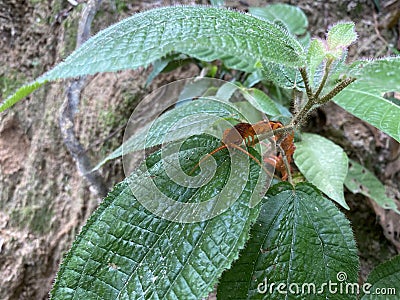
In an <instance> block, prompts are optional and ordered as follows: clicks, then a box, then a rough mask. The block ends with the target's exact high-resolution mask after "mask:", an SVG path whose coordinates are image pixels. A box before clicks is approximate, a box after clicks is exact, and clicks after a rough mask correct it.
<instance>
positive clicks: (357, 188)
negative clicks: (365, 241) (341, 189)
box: [344, 160, 400, 214]
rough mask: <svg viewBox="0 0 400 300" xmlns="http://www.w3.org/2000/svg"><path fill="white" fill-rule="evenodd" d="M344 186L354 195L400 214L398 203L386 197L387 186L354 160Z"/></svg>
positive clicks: (350, 162) (350, 163)
mask: <svg viewBox="0 0 400 300" xmlns="http://www.w3.org/2000/svg"><path fill="white" fill-rule="evenodd" d="M344 184H345V186H346V187H347V188H348V189H349V190H350V191H351V192H352V193H360V194H363V195H364V196H366V197H368V198H371V199H372V200H374V201H375V202H376V203H377V204H378V205H379V206H380V207H382V208H384V209H392V210H393V211H395V212H396V213H398V214H400V211H399V210H398V209H397V205H396V202H395V201H394V200H393V199H390V198H388V197H387V196H386V195H385V186H384V185H383V184H382V183H381V182H380V181H379V180H378V178H376V177H375V175H374V174H373V173H371V172H370V171H369V170H367V169H366V168H364V167H363V166H362V165H360V164H358V163H356V162H355V161H353V160H350V161H349V172H348V173H347V177H346V180H345V182H344Z"/></svg>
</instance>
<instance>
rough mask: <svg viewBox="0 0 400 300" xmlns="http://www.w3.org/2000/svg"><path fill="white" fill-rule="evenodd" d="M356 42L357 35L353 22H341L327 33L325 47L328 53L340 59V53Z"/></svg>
mask: <svg viewBox="0 0 400 300" xmlns="http://www.w3.org/2000/svg"><path fill="white" fill-rule="evenodd" d="M356 40H357V33H356V31H355V25H354V23H353V22H343V23H338V24H336V25H334V26H333V27H332V28H331V29H329V31H328V36H327V39H326V41H327V46H328V49H329V53H330V54H332V55H333V56H334V57H335V58H340V57H341V56H342V52H343V50H344V49H346V48H347V47H348V46H350V45H351V44H352V43H354V42H355V41H356Z"/></svg>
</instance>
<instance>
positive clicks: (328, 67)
mask: <svg viewBox="0 0 400 300" xmlns="http://www.w3.org/2000/svg"><path fill="white" fill-rule="evenodd" d="M332 62H333V59H332V58H331V59H328V61H327V62H326V65H325V70H324V77H322V81H321V83H320V84H319V87H318V89H317V91H316V92H315V94H314V99H318V97H319V94H321V92H322V90H323V89H324V86H325V83H326V80H327V79H328V75H329V71H330V68H331V65H332Z"/></svg>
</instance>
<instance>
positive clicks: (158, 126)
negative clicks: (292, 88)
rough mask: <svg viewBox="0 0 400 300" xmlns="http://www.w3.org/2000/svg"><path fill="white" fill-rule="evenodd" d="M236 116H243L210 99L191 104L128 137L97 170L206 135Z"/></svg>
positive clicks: (235, 110) (167, 113)
mask: <svg viewBox="0 0 400 300" xmlns="http://www.w3.org/2000/svg"><path fill="white" fill-rule="evenodd" d="M199 116H202V118H199ZM233 117H235V118H236V119H239V118H241V114H240V113H239V111H238V110H237V109H235V107H233V106H232V105H229V104H228V103H224V102H221V101H218V100H215V99H211V98H200V99H197V100H196V101H190V102H188V103H186V104H183V105H180V106H179V107H177V108H175V109H173V110H170V111H168V112H166V113H165V114H163V115H161V117H160V118H158V119H156V120H155V121H154V123H150V124H148V126H146V127H143V128H141V130H140V131H139V132H137V133H136V134H134V135H132V136H131V137H129V139H127V140H126V141H124V143H123V144H122V145H121V146H120V147H118V148H117V149H116V150H114V151H113V152H112V153H111V154H109V155H108V156H107V157H106V158H105V159H103V160H102V161H101V162H100V163H99V164H98V165H97V166H96V167H95V168H94V170H97V169H98V168H100V167H101V166H102V165H104V164H105V163H106V162H107V161H109V160H112V159H115V158H118V157H121V156H122V155H126V154H128V153H131V152H134V151H138V150H143V149H146V148H151V147H154V146H157V145H161V144H163V143H169V142H173V141H177V140H180V139H184V138H188V137H190V136H192V135H194V134H198V133H200V132H204V131H206V130H207V129H209V127H211V125H213V124H214V123H215V122H216V121H217V118H233Z"/></svg>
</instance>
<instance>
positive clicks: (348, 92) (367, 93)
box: [333, 57, 400, 142]
mask: <svg viewBox="0 0 400 300" xmlns="http://www.w3.org/2000/svg"><path fill="white" fill-rule="evenodd" d="M399 70H400V57H392V58H385V59H380V60H376V61H370V62H369V61H365V62H362V63H358V64H357V66H356V67H355V68H352V69H351V70H350V75H352V76H355V77H356V78H357V80H356V81H355V82H354V83H352V84H351V85H350V86H349V87H347V88H346V89H344V90H343V91H341V92H340V93H339V94H338V95H337V96H335V97H334V98H333V100H334V101H335V103H337V104H339V105H340V106H341V107H343V108H344V109H345V110H347V111H348V112H350V113H352V114H353V115H355V116H356V117H358V118H360V119H362V120H364V121H366V122H368V123H370V124H372V125H373V126H375V127H376V128H378V129H380V130H382V131H383V132H385V133H387V134H388V135H390V136H391V137H393V138H394V139H395V140H397V141H398V142H400V122H399V120H400V106H399V105H397V104H395V103H393V102H392V101H390V100H388V99H386V98H385V97H384V96H383V95H384V93H385V92H393V91H400V72H399Z"/></svg>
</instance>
